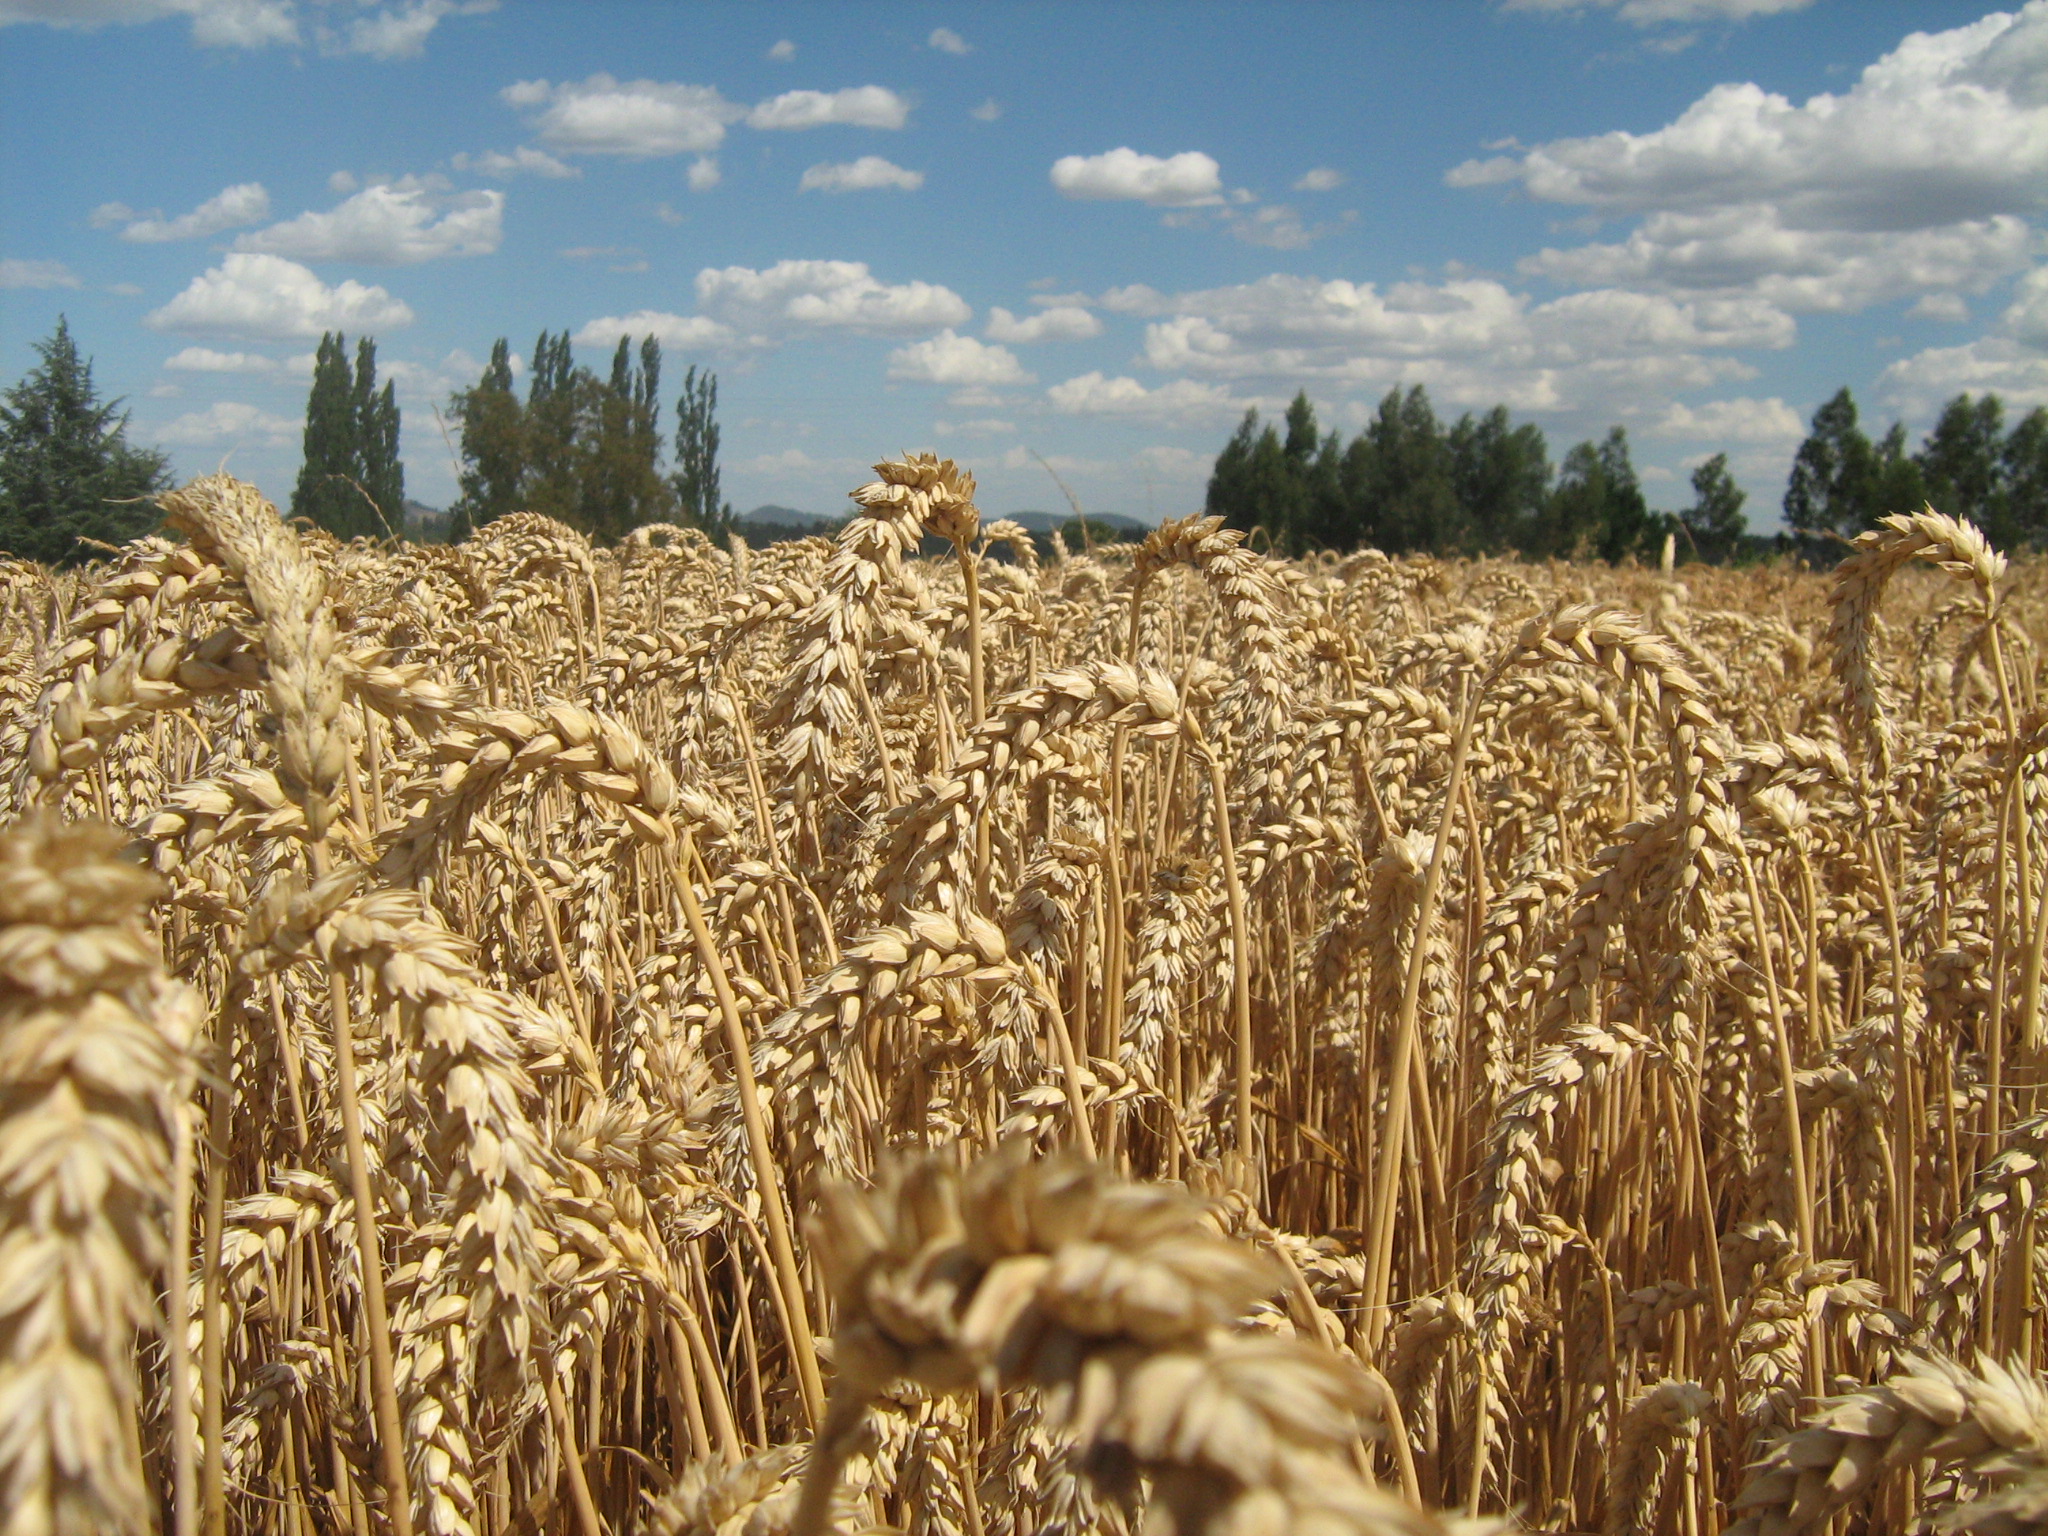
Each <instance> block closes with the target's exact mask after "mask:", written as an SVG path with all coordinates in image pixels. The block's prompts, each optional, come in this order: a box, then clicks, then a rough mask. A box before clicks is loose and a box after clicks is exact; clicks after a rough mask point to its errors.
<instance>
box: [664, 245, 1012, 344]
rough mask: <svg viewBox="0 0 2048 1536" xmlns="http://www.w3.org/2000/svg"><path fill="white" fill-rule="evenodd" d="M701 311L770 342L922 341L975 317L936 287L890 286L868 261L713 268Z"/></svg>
mask: <svg viewBox="0 0 2048 1536" xmlns="http://www.w3.org/2000/svg"><path fill="white" fill-rule="evenodd" d="M697 307H698V309H699V310H700V311H701V312H702V313H704V314H706V315H708V316H710V317H711V318H712V319H714V320H717V321H720V322H721V323H723V324H725V325H728V326H730V327H731V328H732V329H733V330H734V331H735V332H738V333H740V334H742V335H746V336H759V337H762V338H764V339H765V340H766V341H768V342H773V341H774V340H778V339H780V338H782V337H785V336H788V335H791V334H795V333H802V332H805V331H819V330H848V331H860V332H867V333H871V334H875V335H891V334H894V335H904V334H915V333H916V332H918V331H929V330H931V329H932V328H933V327H935V326H958V325H964V324H966V323H967V321H968V320H969V319H970V318H971V317H972V315H973V311H972V310H970V309H969V308H968V307H967V302H966V300H964V299H962V298H961V297H960V295H959V294H957V293H955V292H953V290H952V289H950V288H945V287H941V286H939V285H938V284H935V283H924V282H909V283H895V284H891V283H884V282H883V281H881V279H879V278H877V277H876V276H875V275H874V274H873V273H872V272H870V271H869V270H868V266H867V263H866V262H864V261H778V262H777V263H776V264H775V265H774V266H772V267H768V268H765V269H763V270H760V271H756V270H755V269H753V268H751V267H706V268H705V269H704V270H703V271H701V272H699V273H698V274H697Z"/></svg>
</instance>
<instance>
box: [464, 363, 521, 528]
mask: <svg viewBox="0 0 2048 1536" xmlns="http://www.w3.org/2000/svg"><path fill="white" fill-rule="evenodd" d="M448 410H449V414H450V415H451V416H452V417H453V418H454V420H455V423H456V430H457V431H458V432H459V433H460V434H461V436H460V442H461V445H462V472H461V477H460V479H459V481H458V485H459V488H460V495H458V496H457V498H456V501H455V505H454V506H452V507H451V508H449V519H448V537H449V538H450V539H452V540H454V541H455V542H457V543H460V542H461V541H462V540H463V539H466V538H468V537H469V535H470V534H471V532H473V531H474V530H475V529H477V528H480V527H482V526H483V525H484V524H485V523H488V522H491V521H493V520H494V519H496V518H500V517H503V516H504V515H505V514H506V513H507V512H516V511H518V510H519V506H520V491H521V481H522V479H523V478H524V475H525V472H526V412H525V410H524V409H523V408H522V407H521V406H520V404H519V397H518V396H517V395H515V394H513V392H512V349H511V347H510V345H509V344H508V343H507V341H506V340H505V338H504V337H502V336H500V337H499V338H498V339H497V341H496V342H494V343H493V344H492V346H491V360H490V362H489V363H488V364H486V365H485V367H484V372H483V377H482V378H480V379H478V380H477V382H476V384H475V386H474V387H472V388H470V389H464V390H458V391H456V393H455V394H454V395H453V396H452V397H451V398H450V400H449V402H448Z"/></svg>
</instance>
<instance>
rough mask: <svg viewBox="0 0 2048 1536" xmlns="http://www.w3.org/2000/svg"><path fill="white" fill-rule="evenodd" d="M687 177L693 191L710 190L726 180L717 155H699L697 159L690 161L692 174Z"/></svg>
mask: <svg viewBox="0 0 2048 1536" xmlns="http://www.w3.org/2000/svg"><path fill="white" fill-rule="evenodd" d="M687 179H688V181H689V184H690V190H691V191H692V192H709V191H710V190H711V189H712V188H713V187H715V186H717V185H718V184H719V183H720V182H721V181H723V180H725V178H724V177H723V176H722V175H720V174H719V170H718V157H717V156H716V155H699V156H698V157H697V158H696V159H695V160H692V161H691V162H690V174H689V176H688V178H687Z"/></svg>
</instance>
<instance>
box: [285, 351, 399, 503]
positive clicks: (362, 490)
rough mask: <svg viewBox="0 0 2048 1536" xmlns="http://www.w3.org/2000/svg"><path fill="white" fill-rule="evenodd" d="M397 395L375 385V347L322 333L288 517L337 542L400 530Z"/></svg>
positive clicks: (388, 387) (314, 363)
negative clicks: (352, 353) (351, 356)
mask: <svg viewBox="0 0 2048 1536" xmlns="http://www.w3.org/2000/svg"><path fill="white" fill-rule="evenodd" d="M399 429H400V423H399V415H398V396H397V392H396V390H395V389H394V388H393V386H392V385H391V384H390V383H389V382H386V384H385V385H384V387H383V388H382V389H381V390H380V389H379V388H378V387H377V343H376V341H375V340H374V339H372V338H371V337H368V336H363V337H359V338H358V339H357V341H356V362H355V369H354V371H353V372H351V371H350V369H349V364H348V338H347V337H345V336H343V335H342V334H341V333H340V332H339V331H335V332H329V333H323V334H322V336H321V337H320V346H319V350H318V351H316V352H315V353H314V355H313V387H312V389H311V390H310V391H309V392H308V393H307V396H306V433H305V438H304V444H305V449H304V455H303V457H302V458H301V460H300V464H299V479H298V484H297V485H296V486H295V487H294V489H293V491H292V515H293V516H294V517H304V518H308V519H310V520H311V521H312V522H314V523H315V524H317V525H318V526H319V527H322V528H325V529H326V530H327V531H328V532H330V533H332V534H334V535H335V536H336V537H338V538H344V539H352V538H358V537H365V538H385V537H388V536H390V535H393V534H396V533H398V532H400V531H401V530H402V529H403V528H404V526H405V465H404V464H403V462H402V461H401V460H400V458H399V452H398V449H399Z"/></svg>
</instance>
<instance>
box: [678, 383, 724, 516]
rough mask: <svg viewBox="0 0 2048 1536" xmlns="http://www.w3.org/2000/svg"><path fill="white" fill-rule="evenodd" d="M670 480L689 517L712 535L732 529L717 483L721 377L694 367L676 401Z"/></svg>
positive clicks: (679, 506) (683, 513) (681, 505)
mask: <svg viewBox="0 0 2048 1536" xmlns="http://www.w3.org/2000/svg"><path fill="white" fill-rule="evenodd" d="M670 483H671V484H672V485H673V486H674V487H675V498H676V504H677V507H678V509H679V510H680V512H681V514H682V516H683V518H684V520H685V521H687V522H688V523H690V524H691V525H692V526H693V527H697V528H701V529H703V530H704V532H705V533H706V534H708V535H709V536H710V537H712V538H714V539H723V538H724V537H725V536H726V535H727V534H728V533H730V532H731V531H732V529H733V516H732V503H731V502H729V501H726V500H725V499H724V498H723V496H722V495H721V494H720V490H719V483H718V376H717V375H716V374H714V373H712V372H710V371H709V370H708V369H707V370H706V371H705V372H704V373H702V374H699V373H698V372H697V369H696V366H695V365H694V364H692V365H691V367H690V368H689V370H688V371H687V372H686V373H684V375H683V392H682V394H681V395H680V396H678V397H677V399H676V468H675V473H674V475H673V476H671V477H670Z"/></svg>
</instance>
